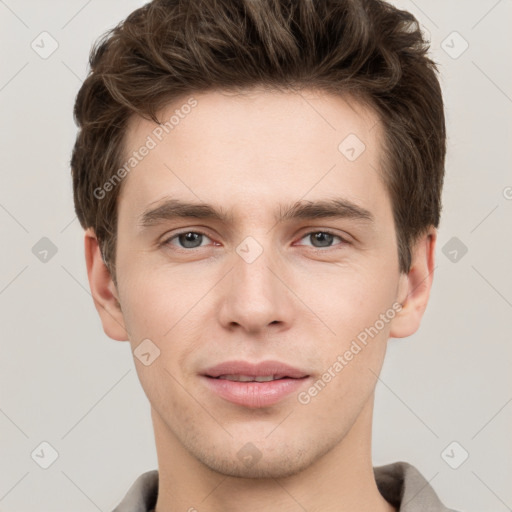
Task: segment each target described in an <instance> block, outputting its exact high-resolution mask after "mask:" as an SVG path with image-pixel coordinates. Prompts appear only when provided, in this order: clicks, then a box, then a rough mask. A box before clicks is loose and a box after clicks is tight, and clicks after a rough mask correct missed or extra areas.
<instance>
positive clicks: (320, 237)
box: [313, 231, 333, 247]
mask: <svg viewBox="0 0 512 512" xmlns="http://www.w3.org/2000/svg"><path fill="white" fill-rule="evenodd" d="M332 238H333V235H331V234H330V233H324V232H322V231H319V232H318V233H314V234H313V241H314V242H313V245H315V242H318V241H319V242H320V245H317V246H316V247H328V246H329V245H330V244H331V242H332ZM323 242H324V243H323ZM325 242H327V243H325Z"/></svg>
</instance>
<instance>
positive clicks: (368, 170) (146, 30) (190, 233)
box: [71, 0, 448, 512]
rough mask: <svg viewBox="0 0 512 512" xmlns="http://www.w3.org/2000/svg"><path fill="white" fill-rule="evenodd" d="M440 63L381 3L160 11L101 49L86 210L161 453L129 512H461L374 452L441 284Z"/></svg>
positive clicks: (106, 294)
mask: <svg viewBox="0 0 512 512" xmlns="http://www.w3.org/2000/svg"><path fill="white" fill-rule="evenodd" d="M427 49H428V47H427V45H426V43H425V42H424V41H423V39H422V36H421V33H420V31H419V29H418V25H417V22H416V20H415V19H414V17H413V16H412V15H411V14H409V13H407V12H405V11H400V10H397V9H395V8H394V7H392V6H390V5H388V4H387V3H384V2H381V1H377V0H372V1H370V0H359V1H355V0H326V1H322V2H313V1H311V0H301V1H293V2H292V1H285V0H281V1H278V0H274V1H271V0H244V1H242V0H217V1H212V0H208V1H201V0H188V1H186V2H180V1H178V0H170V1H164V0H154V1H153V2H151V3H149V4H147V5H145V6H144V7H142V8H140V9H138V10H136V11H135V12H133V13H132V14H131V15H130V16H129V17H128V18H127V19H126V20H125V21H124V22H123V23H121V24H119V25H118V26H117V27H116V28H114V29H113V30H112V31H110V32H109V33H108V34H105V36H104V37H103V39H102V40H101V41H100V42H99V43H98V44H97V46H96V47H95V48H93V50H92V52H91V59H90V65H91V73H90V75H89V76H88V78H87V79H86V81H85V82H84V84H83V86H82V88H81V90H80V92H79V94H78V96H77V100H76V105H75V117H76V120H77V123H78V125H79V127H80V131H79V133H78V136H77V141H76V145H75V148H74V151H73V155H72V161H71V166H72V173H73V185H74V199H75V208H76V212H77V215H78V218H79V219H80V222H81V225H82V226H83V227H84V229H85V230H86V231H85V255H86V264H87V272H88V277H89V283H90V287H91V292H92V295H93V298H94V302H95V305H96V308H97V310H98V313H99V315H100V318H101V321H102V324H103V329H104V331H105V333H106V334H107V335H108V336H109V337H110V338H112V339H115V340H119V341H125V340H128V341H129V342H130V344H131V348H132V351H133V354H134V362H135V365H136V368H137V372H138V376H139V379H140V381H141V384H142V387H143V389H144V391H145V393H146V395H147V397H148V399H149V401H150V404H151V414H152V421H153V427H154V432H155V442H156V449H157V456H158V470H155V471H151V472H147V473H145V474H143V475H141V476H140V478H138V479H137V481H136V482H135V483H134V484H133V486H132V488H131V489H130V490H129V492H128V494H127V495H126V496H125V498H124V499H123V501H122V503H120V504H119V506H118V507H117V508H116V509H115V510H116V511H118V512H128V511H129V512H135V511H156V512H169V511H178V510H188V511H196V510H197V511H199V512H203V511H204V512H207V511H209V512H213V511H215V512H220V511H222V512H226V511H239V510H250V511H262V512H263V511H270V510H272V511H274V510H280V511H296V510H308V511H313V510H317V511H322V512H323V511H328V510H332V511H337V512H345V511H354V510H357V511H359V512H362V511H373V512H375V511H379V512H384V511H387V512H390V511H398V510H399V511H401V512H411V511H419V510H429V511H446V510H448V509H447V508H445V507H444V506H443V505H442V503H441V502H440V501H439V499H438V497H437V496H436V494H435V492H434V490H433V489H432V487H431V486H430V485H429V484H428V483H427V481H426V480H425V479H424V478H423V476H422V475H421V474H420V473H419V472H418V471H417V470H416V469H415V468H414V467H413V466H411V465H409V464H407V463H405V462H397V463H393V464H389V465H386V466H381V467H377V468H373V466H372V460H371V425H372V412H373V400H374V390H375V385H376V382H377V378H378V375H379V372H380V369H381V367H382V363H383V360H384V356H385V352H386V344H387V340H388V339H389V338H390V337H396V338H401V337H406V336H410V335H411V334H413V333H414V332H415V331H416V330H417V329H418V328H419V325H420V322H421V318H422V315H423V313H424V311H425V308H426V306H427V302H428V298H429V292H430V288H431V285H432V279H433V268H434V254H435V246H436V239H437V231H436V228H437V227H438V224H439V218H440V210H441V191H442V184H443V175H444V158H445V143H446V141H445V138H446V135H445V123H444V112H443V101H442V97H441V90H440V87H439V83H438V80H437V77H436V67H435V64H434V63H433V62H432V61H431V60H430V59H429V58H428V57H427V55H426V53H427Z"/></svg>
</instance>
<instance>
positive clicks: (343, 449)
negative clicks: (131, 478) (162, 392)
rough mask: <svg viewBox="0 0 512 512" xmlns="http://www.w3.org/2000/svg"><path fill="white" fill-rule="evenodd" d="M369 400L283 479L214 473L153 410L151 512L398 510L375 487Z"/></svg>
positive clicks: (371, 409)
mask: <svg viewBox="0 0 512 512" xmlns="http://www.w3.org/2000/svg"><path fill="white" fill-rule="evenodd" d="M372 414H373V396H372V397H371V398H370V400H368V402H367V403H366V405H365V407H364V408H363V410H362V411H361V413H360V415H359V416H358V418H357V420H356V421H355V423H354V424H353V425H352V427H351V429H350V430H349V432H348V433H347V434H346V436H345V437H343V439H342V440H341V441H340V442H339V443H338V444H337V445H336V446H335V448H334V449H332V450H331V451H329V452H327V453H325V454H323V455H322V456H320V457H319V458H318V459H317V460H316V461H315V462H314V463H313V464H312V465H310V466H309V467H308V468H306V469H305V470H303V471H301V472H299V473H296V474H294V475H292V476H288V477H284V478H278V479H277V478H257V479H251V478H239V477H232V476H229V475H224V474H220V473H217V472H215V471H212V470H211V469H210V468H209V467H207V466H205V465H204V464H203V463H201V462H200V461H198V460H197V459H196V458H195V457H193V456H192V455H191V454H190V452H188V451H187V450H186V449H185V448H184V447H183V445H182V444H181V443H179V441H178V440H177V438H176V437H175V436H174V434H173V433H172V432H171V431H170V429H169V428H168V427H167V426H166V425H165V424H164V423H163V422H162V420H161V417H160V416H159V415H158V413H157V412H156V411H155V410H154V409H152V417H153V425H154V429H155V441H156V447H157V456H158V469H159V490H158V500H157V504H156V508H155V512H174V511H179V510H183V511H188V512H238V511H240V510H251V511H254V512H267V511H268V512H270V511H274V510H280V511H282V512H292V511H293V512H296V511H304V510H307V511H308V512H315V511H318V512H319V511H322V512H349V511H350V512H353V511H356V510H357V511H358V512H370V511H371V512H396V509H395V508H394V507H393V506H392V505H391V504H390V503H388V502H387V501H386V500H385V499H384V498H383V497H382V495H381V494H380V493H379V490H378V488H377V485H376V482H375V478H374V474H373V465H372V460H371V425H372Z"/></svg>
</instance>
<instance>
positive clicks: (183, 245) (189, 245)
mask: <svg viewBox="0 0 512 512" xmlns="http://www.w3.org/2000/svg"><path fill="white" fill-rule="evenodd" d="M204 238H208V239H209V237H208V236H207V235H205V234H204V233H201V232H199V231H183V232H182V233H177V234H175V235H173V236H171V237H170V238H167V239H166V240H164V241H163V242H162V245H174V246H176V245H177V247H178V248H179V249H196V248H198V247H202V246H203V244H202V243H201V242H202V241H203V240H204ZM174 240H176V242H177V243H176V244H174V243H173V241H174Z"/></svg>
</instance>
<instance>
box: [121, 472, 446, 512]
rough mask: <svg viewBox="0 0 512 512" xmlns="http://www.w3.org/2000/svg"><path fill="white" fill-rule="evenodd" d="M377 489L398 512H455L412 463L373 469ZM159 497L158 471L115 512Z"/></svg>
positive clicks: (146, 506)
mask: <svg viewBox="0 0 512 512" xmlns="http://www.w3.org/2000/svg"><path fill="white" fill-rule="evenodd" d="M373 471H374V475H375V481H376V483H377V488H378V489H379V492H380V493H381V494H382V496H383V497H384V498H385V499H386V500H387V501H389V503H391V504H392V505H393V506H394V507H396V508H397V510H398V512H455V511H451V510H450V509H448V508H446V507H445V506H444V505H443V504H442V503H441V501H440V500H439V498H438V496H437V494H436V493H435V491H434V489H433V488H432V486H431V485H430V484H429V482H428V481H427V480H426V479H425V478H424V477H423V475H422V474H421V473H420V472H419V471H418V470H417V469H416V468H415V467H414V466H412V465H411V464H409V463H407V462H394V463H392V464H387V465H385V466H376V467H374V468H373ZM157 496H158V470H156V469H154V470H152V471H147V472H146V473H143V474H142V475H140V476H139V477H138V478H137V479H136V480H135V482H134V483H133V485H132V486H131V487H130V489H129V491H128V493H127V494H126V496H125V497H124V498H123V500H122V501H121V503H120V504H119V505H118V506H117V507H116V508H115V509H114V510H113V511H112V512H153V510H154V507H155V505H156V499H157Z"/></svg>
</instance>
